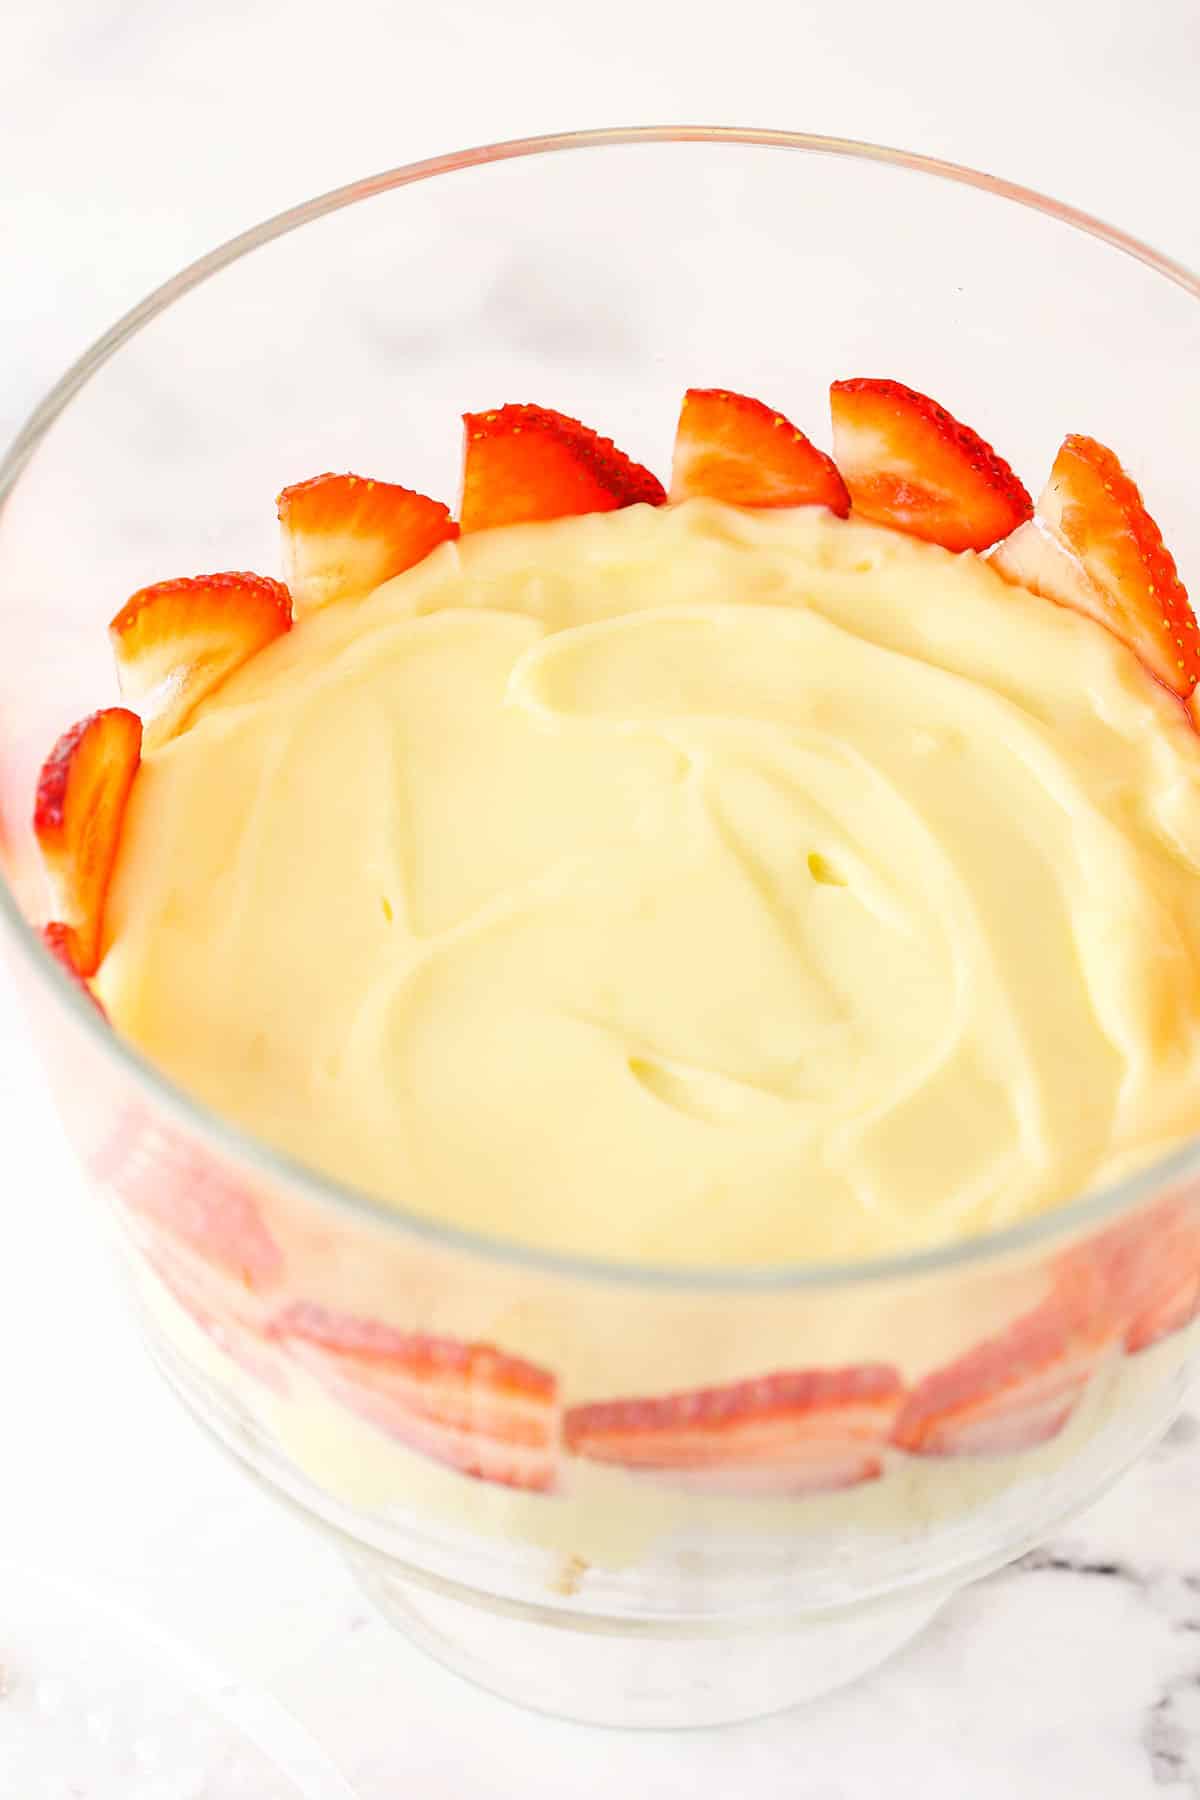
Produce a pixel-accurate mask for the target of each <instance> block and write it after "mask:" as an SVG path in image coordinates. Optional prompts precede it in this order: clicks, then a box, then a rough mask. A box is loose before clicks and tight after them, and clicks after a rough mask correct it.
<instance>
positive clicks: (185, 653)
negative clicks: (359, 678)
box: [108, 574, 292, 749]
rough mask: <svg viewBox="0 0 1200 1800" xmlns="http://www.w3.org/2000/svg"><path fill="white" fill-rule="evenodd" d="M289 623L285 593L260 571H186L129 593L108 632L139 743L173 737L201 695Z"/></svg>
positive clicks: (149, 746)
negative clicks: (139, 727)
mask: <svg viewBox="0 0 1200 1800" xmlns="http://www.w3.org/2000/svg"><path fill="white" fill-rule="evenodd" d="M291 623H292V602H291V596H290V595H289V593H288V591H287V589H286V588H285V587H284V586H283V583H282V582H279V581H271V580H270V579H269V578H268V577H267V576H265V575H239V574H228V575H196V576H185V577H183V578H181V579H180V580H177V581H159V582H156V583H155V585H154V586H153V587H147V588H141V589H140V590H139V591H138V592H137V593H136V594H134V595H132V596H131V598H130V599H128V600H127V601H126V602H125V605H124V606H123V607H122V608H121V610H120V612H119V613H118V614H117V616H116V618H115V619H114V620H113V621H112V624H111V625H110V626H109V628H108V635H109V638H110V640H111V642H112V647H113V654H114V655H115V657H116V662H117V674H118V676H119V678H120V682H121V694H122V697H123V698H124V699H126V700H128V701H130V703H131V704H132V705H134V706H136V707H137V708H138V710H139V711H140V713H141V714H142V718H143V720H144V722H145V728H146V748H147V749H153V748H155V747H156V746H157V745H159V744H163V743H165V742H166V741H167V739H168V738H171V737H174V735H175V733H176V732H177V731H179V730H180V729H181V727H182V726H184V725H185V724H186V723H187V721H188V719H189V718H190V717H191V714H192V713H193V712H194V711H195V709H196V707H197V706H198V705H199V704H200V702H201V700H203V699H204V698H205V696H206V695H208V694H211V693H212V692H213V690H214V688H217V687H219V686H220V684H221V682H223V681H224V680H225V678H226V677H227V676H229V675H232V674H233V672H234V670H235V669H240V668H241V666H242V664H243V663H244V662H248V661H249V659H250V657H252V656H255V655H257V653H258V652H259V651H260V650H262V649H264V648H265V647H266V645H267V644H269V643H271V641H272V640H273V639H274V638H277V637H279V636H281V635H282V633H283V632H285V631H287V630H289V629H290V627H291Z"/></svg>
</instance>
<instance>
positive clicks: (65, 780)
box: [33, 706, 142, 976]
mask: <svg viewBox="0 0 1200 1800" xmlns="http://www.w3.org/2000/svg"><path fill="white" fill-rule="evenodd" d="M141 747H142V725H141V720H140V719H139V718H138V716H137V714H136V713H132V712H127V711H126V710H125V708H124V707H123V706H110V707H107V708H106V709H105V710H104V711H103V712H97V713H92V714H91V715H90V717H88V718H86V719H81V720H80V722H79V724H78V725H73V726H72V727H71V729H70V730H69V731H67V732H65V733H64V734H63V736H62V737H61V738H59V740H58V742H57V744H56V745H55V746H54V749H53V750H52V751H51V752H50V755H49V757H48V758H47V759H46V761H45V763H44V764H43V765H42V772H41V775H40V776H39V778H38V785H37V798H36V801H35V804H34V815H33V828H34V832H35V834H36V836H37V841H38V845H39V847H40V849H41V852H42V859H43V861H44V862H45V865H46V871H47V874H48V875H49V877H50V885H51V887H52V889H53V891H54V902H55V911H56V912H57V913H58V915H59V917H58V920H57V921H56V924H57V925H58V926H59V927H60V930H59V931H58V932H56V934H55V935H56V939H57V940H58V942H59V943H60V944H61V946H62V948H63V949H64V950H66V951H67V952H68V953H69V956H70V962H71V965H72V966H73V968H74V970H75V972H76V973H77V974H79V975H80V976H87V975H94V974H95V972H96V969H97V968H98V966H99V963H100V947H101V941H102V936H103V929H104V902H105V898H106V896H107V894H108V886H109V882H110V881H111V879H112V872H113V865H114V864H115V862H116V857H117V845H118V842H119V840H120V835H121V824H122V821H123V819H124V816H125V806H126V803H127V801H128V799H129V790H130V787H131V786H132V784H133V778H134V775H135V774H136V773H137V767H138V763H139V762H140V760H141ZM56 953H57V952H56Z"/></svg>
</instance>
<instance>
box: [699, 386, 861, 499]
mask: <svg viewBox="0 0 1200 1800" xmlns="http://www.w3.org/2000/svg"><path fill="white" fill-rule="evenodd" d="M699 495H703V496H706V497H707V498H708V499H710V500H724V501H726V502H727V503H728V504H729V505H730V506H827V507H828V508H829V510H830V511H831V512H835V513H837V514H838V516H839V518H843V519H844V518H845V516H846V514H847V513H848V512H849V511H850V496H849V494H848V493H847V492H846V484H845V482H844V481H843V480H842V478H841V476H840V475H839V474H838V471H837V464H836V463H835V462H834V461H833V458H832V457H829V456H826V455H825V452H824V451H823V450H818V449H817V448H816V446H815V445H814V444H810V443H809V441H808V439H807V438H806V437H805V435H804V433H803V432H802V431H797V430H796V427H795V426H794V425H793V424H792V423H791V421H790V420H788V419H785V418H784V416H783V414H782V413H777V412H775V411H774V410H773V409H772V408H771V407H769V406H764V405H763V403H762V401H761V400H748V399H747V398H746V396H745V395H744V394H730V393H726V392H725V390H724V389H723V388H689V389H688V391H687V393H686V394H685V395H684V397H683V406H682V409H681V410H680V414H679V427H678V429H677V431H676V433H675V455H674V459H673V461H672V463H671V495H670V497H671V499H672V500H688V499H693V498H695V497H696V496H699Z"/></svg>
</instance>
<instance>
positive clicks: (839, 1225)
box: [98, 501, 1200, 1267]
mask: <svg viewBox="0 0 1200 1800" xmlns="http://www.w3.org/2000/svg"><path fill="white" fill-rule="evenodd" d="M107 927H108V937H109V949H108V954H107V957H106V960H105V962H104V965H103V968H102V971H101V976H100V980H99V983H98V987H99V991H100V993H101V994H102V997H103V999H104V1001H105V1004H106V1006H107V1007H108V1008H109V1010H110V1012H111V1014H112V1016H113V1019H114V1022H115V1023H116V1024H117V1025H118V1027H119V1028H120V1029H121V1030H122V1031H124V1032H125V1033H126V1034H128V1035H129V1036H130V1037H131V1038H133V1039H134V1040H135V1041H136V1042H137V1043H138V1044H139V1045H140V1046H141V1047H142V1048H143V1049H144V1050H145V1051H146V1053H147V1054H148V1055H149V1056H150V1057H152V1058H153V1059H154V1060H156V1061H157V1062H159V1063H161V1064H162V1065H163V1066H164V1067H165V1068H166V1069H167V1070H168V1072H169V1073H170V1074H171V1075H173V1076H174V1077H175V1078H176V1079H177V1080H178V1081H179V1082H181V1083H182V1084H183V1085H184V1086H185V1087H188V1088H191V1089H193V1090H194V1091H195V1092H197V1093H198V1094H200V1095H201V1096H202V1097H203V1098H204V1099H205V1100H206V1101H208V1102H209V1103H210V1104H211V1105H212V1106H213V1107H215V1108H216V1109H217V1110H219V1111H220V1112H222V1113H224V1114H227V1115H229V1116H231V1117H233V1118H235V1119H237V1120H239V1121H240V1122H241V1123H242V1124H243V1125H245V1126H247V1127H248V1128H249V1129H251V1130H252V1131H255V1132H257V1133H258V1134H260V1135H261V1136H263V1137H265V1138H266V1139H267V1140H269V1141H271V1142H273V1143H275V1144H278V1145H279V1146H281V1147H282V1148H284V1149H286V1150H287V1151H289V1152H290V1153H291V1154H292V1155H294V1156H298V1157H300V1158H302V1159H304V1160H307V1161H309V1162H311V1163H313V1164H315V1165H317V1166H318V1167H320V1168H321V1169H324V1170H326V1171H327V1172H328V1173H330V1174H331V1175H333V1176H335V1177H337V1178H339V1179H340V1180H342V1181H346V1182H349V1183H351V1184H353V1185H355V1186H358V1187H360V1188H363V1189H366V1190H368V1191H370V1192H373V1193H375V1194H378V1195H381V1196H383V1197H384V1198H385V1199H389V1200H392V1201H394V1202H395V1203H397V1204H399V1205H402V1206H404V1207H406V1208H410V1209H412V1210H413V1211H415V1212H418V1213H422V1214H425V1215H427V1216H429V1217H431V1218H435V1219H438V1220H441V1221H444V1222H447V1223H449V1224H452V1225H455V1226H460V1227H464V1228H467V1229H469V1230H472V1231H481V1232H483V1233H486V1234H488V1235H491V1236H496V1237H504V1238H508V1239H511V1240H516V1241H517V1242H520V1243H525V1244H531V1245H537V1246H539V1247H541V1248H543V1249H553V1250H558V1251H565V1252H576V1253H582V1254H589V1255H595V1256H603V1257H609V1258H617V1259H630V1260H634V1261H637V1260H646V1261H654V1262H669V1263H673V1264H689V1263H690V1264H694V1265H698V1266H703V1265H707V1266H722V1267H730V1266H734V1265H738V1264H742V1265H746V1264H753V1263H780V1262H786V1261H790V1260H797V1259H809V1258H826V1257H847V1258H852V1257H867V1256H873V1255H880V1254H885V1253H889V1252H895V1251H902V1250H906V1249H909V1248H913V1247H916V1246H920V1245H927V1244H932V1243H937V1242H942V1241H946V1240H948V1239H953V1238H957V1237H964V1236H970V1235H972V1234H974V1233H977V1232H980V1231H984V1230H987V1229H991V1228H994V1227H997V1226H1000V1225H1003V1224H1005V1223H1008V1222H1012V1221H1015V1220H1017V1219H1019V1218H1022V1217H1025V1216H1028V1215H1030V1214H1033V1213H1036V1212H1038V1211H1040V1210H1042V1209H1043V1208H1045V1207H1047V1206H1049V1205H1052V1204H1053V1203H1055V1202H1056V1201H1058V1200H1061V1199H1063V1198H1065V1197H1068V1196H1070V1195H1071V1194H1073V1193H1075V1192H1077V1191H1078V1190H1079V1189H1080V1188H1082V1187H1085V1186H1087V1185H1089V1184H1092V1183H1094V1182H1096V1181H1098V1180H1101V1179H1103V1178H1104V1177H1106V1176H1107V1175H1110V1174H1112V1173H1114V1172H1116V1171H1117V1170H1118V1169H1122V1168H1125V1167H1127V1166H1129V1164H1130V1163H1132V1162H1135V1161H1137V1160H1140V1159H1143V1158H1146V1157H1148V1156H1150V1155H1151V1154H1153V1153H1154V1152H1155V1151H1157V1150H1159V1149H1161V1148H1162V1147H1163V1146H1164V1144H1166V1143H1168V1142H1169V1141H1170V1140H1171V1139H1172V1138H1174V1137H1177V1136H1181V1135H1183V1134H1185V1133H1187V1132H1189V1131H1192V1130H1195V1129H1196V1128H1197V1126H1198V1125H1200V1099H1198V1096H1200V1032H1198V1029H1197V1025H1198V1021H1200V962H1198V952H1200V745H1198V744H1197V740H1196V738H1195V735H1194V733H1193V731H1192V729H1191V727H1190V725H1189V724H1188V723H1187V720H1186V718H1185V715H1184V712H1183V710H1182V708H1181V707H1180V706H1179V705H1178V704H1177V703H1176V702H1175V701H1174V700H1173V699H1172V698H1171V697H1170V696H1169V695H1168V694H1167V693H1166V692H1165V690H1163V689H1160V688H1159V687H1158V686H1157V684H1155V683H1154V682H1153V681H1152V680H1151V679H1150V678H1149V677H1148V676H1146V675H1145V674H1144V673H1143V671H1142V669H1141V668H1140V666H1139V665H1138V663H1137V662H1136V661H1135V659H1134V658H1133V656H1132V655H1131V654H1130V652H1128V651H1127V650H1125V649H1124V648H1122V647H1121V646H1120V645H1119V644H1118V643H1116V641H1115V640H1113V639H1110V638H1109V637H1108V636H1107V635H1106V634H1105V633H1104V632H1103V631H1102V630H1100V629H1098V628H1097V627H1096V626H1095V625H1094V624H1092V623H1091V622H1089V621H1088V620H1085V619H1082V618H1080V617H1078V616H1076V615H1074V614H1072V613H1070V612H1067V611H1064V610H1062V609H1060V608H1057V607H1055V606H1054V605H1052V604H1051V603H1049V602H1047V601H1046V600H1043V599H1037V598H1034V597H1032V596H1030V595H1027V594H1026V593H1025V592H1024V591H1023V590H1020V589H1015V588H1013V587H1010V586H1008V585H1006V584H1005V583H1004V582H1002V581H1001V580H1000V579H999V578H998V577H997V576H995V575H994V574H993V573H992V572H991V571H990V570H989V569H988V567H987V566H986V564H985V563H983V562H981V561H980V560H979V559H977V558H976V557H975V556H973V555H971V554H969V553H968V554H964V555H961V556H955V555H951V554H949V553H947V552H945V551H943V550H941V549H938V548H936V547H934V546H932V545H928V544H924V543H921V542H919V541H917V540H915V539H911V538H905V537H902V536H899V535H898V534H895V533H893V532H890V531H888V530H885V529H881V528H874V527H870V526H866V525H860V524H856V523H854V522H846V523H844V522H841V521H838V520H836V519H834V518H833V517H832V516H831V515H830V514H828V513H826V512H824V511H823V510H821V509H818V508H804V509H801V510H797V511H783V512H758V513H747V512H739V511H736V510H733V509H730V508H726V507H723V506H720V505H718V504H716V503H713V502H707V501H692V502H688V503H686V504H684V505H682V506H679V507H674V508H667V509H661V510H655V509H651V508H648V507H644V506H637V507H632V508H629V509H628V510H626V511H623V512H619V513H613V514H607V515H594V516H588V517H582V518H572V519H565V520H562V521H558V522H554V523H551V524H540V525H533V526H523V527H515V528H510V529H507V530H500V531H492V532H482V533H479V534H478V535H472V536H468V537H465V538H463V539H462V540H461V541H460V542H459V543H457V544H448V545H445V546H443V547H442V548H441V549H439V550H438V551H436V552H435V553H434V554H433V555H432V556H431V557H429V558H428V559H427V560H426V561H425V562H424V563H423V564H421V565H420V566H419V567H418V568H416V569H415V570H412V571H410V572H409V573H408V574H405V575H402V576H400V577H398V578H397V579H396V580H394V581H391V582H388V583H386V584H385V585H384V586H383V587H381V588H379V589H378V590H377V591H376V592H375V593H374V594H373V595H372V596H370V597H369V598H368V599H366V600H363V601H361V602H358V603H353V604H351V603H342V604H339V605H337V606H334V607H331V608H329V609H328V610H327V611H325V612H323V613H318V614H316V615H315V616H312V617H309V618H305V619H303V620H302V621H301V622H300V623H299V624H298V626H297V627H296V629H295V630H294V631H292V632H291V633H290V634H289V635H287V636H285V637H283V638H280V639H279V640H277V641H276V642H275V643H274V644H272V645H271V646H270V647H269V648H268V649H267V650H265V651H264V652H262V653H261V654H260V655H259V656H258V657H256V658H255V659H254V661H253V662H251V663H250V664H248V665H247V666H246V667H245V668H244V669H243V670H242V671H241V672H240V673H238V674H237V675H235V676H234V677H232V678H231V679H230V680H229V681H228V682H226V683H225V684H224V686H223V687H222V688H221V689H220V690H219V692H218V693H217V694H216V695H215V696H214V697H213V698H212V699H211V700H209V701H208V702H207V703H206V704H205V705H204V706H203V707H202V708H201V710H200V711H199V713H198V714H197V715H196V717H195V719H194V721H193V723H192V724H191V725H190V726H189V727H188V729H186V730H185V731H184V732H183V733H182V735H181V736H179V737H178V738H176V739H175V740H174V741H172V742H170V743H168V744H167V745H166V746H165V747H164V748H162V749H160V750H158V751H155V752H153V753H151V754H149V755H147V756H146V757H145V759H144V761H143V764H142V767H141V769H140V771H139V774H138V777H137V780H136V784H135V787H134V792H133V798H132V802H131V805H130V808H129V812H128V815H127V819H126V823H125V828H124V834H123V840H122V847H121V854H120V861H119V865H118V870H117V875H116V879H115V881H114V885H113V889H112V892H111V895H110V900H109V907H108V915H107Z"/></svg>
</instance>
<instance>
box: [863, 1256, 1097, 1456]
mask: <svg viewBox="0 0 1200 1800" xmlns="http://www.w3.org/2000/svg"><path fill="white" fill-rule="evenodd" d="M1112 1342H1113V1319H1112V1314H1111V1309H1110V1308H1109V1306H1108V1302H1107V1295H1106V1293H1105V1291H1104V1288H1103V1284H1102V1283H1101V1282H1100V1281H1098V1280H1097V1279H1096V1276H1095V1272H1094V1271H1093V1270H1091V1269H1083V1268H1081V1269H1080V1270H1079V1271H1078V1272H1077V1278H1076V1279H1074V1280H1073V1281H1071V1282H1070V1283H1067V1284H1063V1283H1061V1282H1060V1283H1059V1284H1058V1286H1057V1287H1056V1289H1055V1291H1054V1292H1053V1293H1052V1294H1051V1295H1050V1296H1049V1297H1048V1298H1047V1299H1046V1300H1045V1301H1043V1302H1042V1303H1041V1304H1040V1305H1039V1306H1037V1307H1035V1308H1034V1309H1033V1310H1032V1311H1031V1312H1028V1313H1026V1314H1024V1315H1023V1316H1022V1317H1021V1318H1019V1319H1017V1320H1016V1321H1015V1322H1014V1323H1013V1324H1012V1325H1010V1326H1009V1327H1008V1329H1007V1330H1005V1331H1003V1332H1001V1333H999V1334H998V1335H997V1336H995V1337H991V1338H988V1339H986V1340H985V1341H984V1342H983V1343H981V1344H977V1345H976V1346H975V1347H974V1348H973V1349H971V1350H968V1351H967V1352H966V1354H965V1355H963V1356H960V1357H958V1358H956V1360H955V1361H953V1362H951V1363H948V1364H946V1365H945V1366H944V1367H942V1368H940V1369H935V1370H934V1371H933V1373H932V1374H930V1375H927V1376H926V1377H925V1378H924V1380H923V1381H920V1382H918V1383H917V1385H916V1387H914V1389H913V1390H912V1393H911V1394H910V1395H909V1398H908V1400H907V1402H906V1404H905V1406H904V1408H903V1410H902V1411H901V1413H900V1416H899V1418H898V1419H897V1421H896V1427H895V1430H894V1432H893V1434H892V1441H893V1442H894V1443H895V1444H897V1445H898V1446H899V1447H900V1449H902V1450H907V1451H909V1452H911V1453H912V1454H914V1455H917V1456H987V1455H1004V1454H1008V1453H1011V1452H1013V1451H1018V1450H1027V1449H1031V1448H1033V1447H1034V1446H1036V1445H1038V1444H1042V1443H1045V1442H1046V1441H1047V1440H1048V1439H1050V1438H1052V1437H1054V1436H1056V1435H1057V1433H1058V1432H1060V1431H1061V1430H1062V1428H1063V1427H1064V1425H1066V1423H1067V1421H1068V1420H1069V1418H1070V1417H1071V1414H1072V1413H1073V1412H1074V1410H1075V1407H1076V1405H1077V1404H1078V1402H1079V1400H1080V1399H1081V1397H1082V1395H1083V1393H1084V1390H1085V1389H1086V1387H1087V1385H1088V1382H1089V1381H1090V1380H1091V1377H1092V1375H1093V1374H1094V1373H1095V1371H1096V1369H1097V1367H1098V1366H1099V1364H1100V1362H1101V1361H1102V1359H1103V1358H1104V1356H1105V1354H1106V1353H1107V1351H1108V1349H1109V1347H1110V1346H1111V1344H1112Z"/></svg>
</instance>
